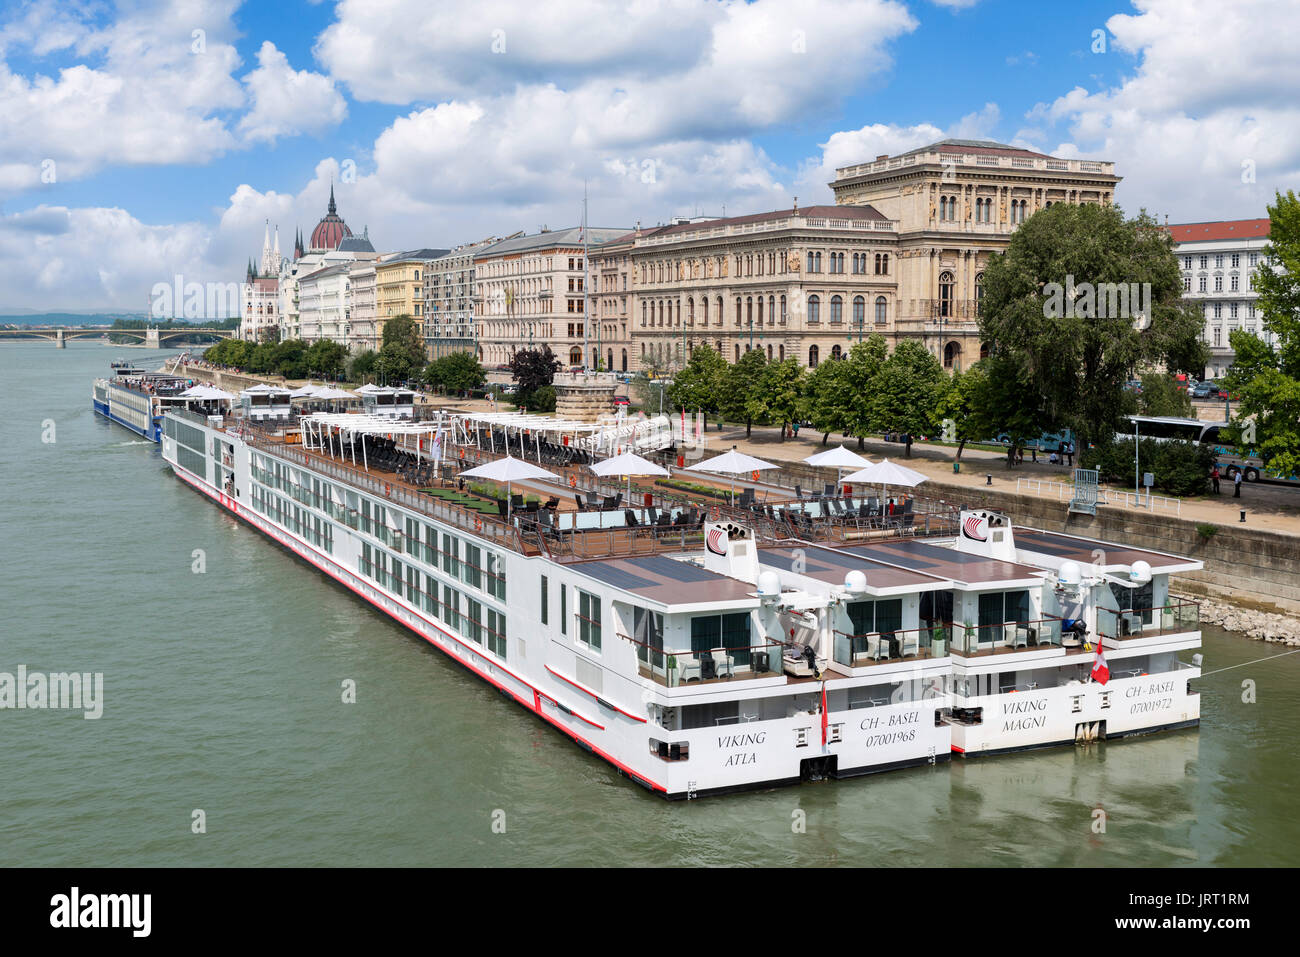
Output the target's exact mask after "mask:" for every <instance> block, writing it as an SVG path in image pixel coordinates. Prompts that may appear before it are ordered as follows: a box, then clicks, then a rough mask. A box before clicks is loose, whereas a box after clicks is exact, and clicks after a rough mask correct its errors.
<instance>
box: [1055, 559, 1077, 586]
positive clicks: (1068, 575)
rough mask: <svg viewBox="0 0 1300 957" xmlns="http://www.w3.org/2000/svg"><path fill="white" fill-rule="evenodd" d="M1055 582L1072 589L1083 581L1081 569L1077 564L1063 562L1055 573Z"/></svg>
mask: <svg viewBox="0 0 1300 957" xmlns="http://www.w3.org/2000/svg"><path fill="white" fill-rule="evenodd" d="M1056 580H1057V581H1058V582H1060V583H1061V584H1062V585H1065V586H1066V587H1067V588H1073V587H1075V586H1077V585H1079V583H1080V582H1082V581H1083V569H1081V568H1080V567H1079V563H1078V562H1063V563H1062V564H1061V568H1060V570H1059V571H1057V573H1056Z"/></svg>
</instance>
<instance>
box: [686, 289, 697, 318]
mask: <svg viewBox="0 0 1300 957" xmlns="http://www.w3.org/2000/svg"><path fill="white" fill-rule="evenodd" d="M686 318H687V319H688V320H689V321H690V323H691V325H695V297H694V296H691V297H690V298H689V299H687V300H686Z"/></svg>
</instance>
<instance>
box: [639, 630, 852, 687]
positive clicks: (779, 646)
mask: <svg viewBox="0 0 1300 957" xmlns="http://www.w3.org/2000/svg"><path fill="white" fill-rule="evenodd" d="M618 636H619V637H620V638H622V639H623V640H624V641H627V642H629V643H631V644H633V645H635V646H636V657H637V671H638V673H639V674H640V675H641V677H643V678H648V679H650V680H651V681H653V682H654V683H655V684H657V685H660V686H662V687H665V688H678V687H686V686H688V685H689V686H690V687H699V686H701V685H713V684H728V683H732V682H736V681H748V680H754V679H757V678H785V679H786V681H787V682H799V681H802V680H805V679H804V678H803V677H802V676H800V675H798V674H790V673H788V672H787V671H786V667H787V661H786V659H785V657H784V654H785V651H786V649H787V648H788V647H789V646H787V645H785V644H783V643H782V642H779V641H760V642H754V643H752V644H746V645H735V646H718V647H713V648H686V649H674V648H663V647H660V646H656V645H650V644H647V643H646V642H644V641H638V640H637V639H635V638H632V637H630V636H629V635H625V634H622V633H621V632H620V633H618ZM788 664H789V666H790V667H791V668H792V669H797V670H799V671H801V672H802V671H803V670H807V669H806V666H805V663H804V659H803V658H799V659H798V660H797V661H796V660H791V661H790V662H788ZM824 676H825V677H826V678H828V679H829V678H843V677H848V676H847V675H841V674H837V673H834V672H824ZM808 677H809V678H811V673H809V675H808Z"/></svg>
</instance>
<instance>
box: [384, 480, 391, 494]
mask: <svg viewBox="0 0 1300 957" xmlns="http://www.w3.org/2000/svg"><path fill="white" fill-rule="evenodd" d="M384 494H385V495H392V494H393V487H392V486H391V485H389V484H388V483H387V482H385V483H384Z"/></svg>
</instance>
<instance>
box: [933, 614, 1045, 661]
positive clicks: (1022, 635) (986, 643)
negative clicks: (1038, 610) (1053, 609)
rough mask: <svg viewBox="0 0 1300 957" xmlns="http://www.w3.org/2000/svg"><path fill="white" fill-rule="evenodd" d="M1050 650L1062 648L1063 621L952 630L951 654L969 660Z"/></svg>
mask: <svg viewBox="0 0 1300 957" xmlns="http://www.w3.org/2000/svg"><path fill="white" fill-rule="evenodd" d="M1049 647H1058V648H1059V647H1061V619H1060V618H1056V617H1048V618H1039V619H1036V620H1033V621H1004V622H999V623H997V624H991V625H975V624H965V623H963V624H960V625H953V626H952V645H951V651H952V653H953V654H955V655H961V656H962V657H965V658H972V657H976V656H978V655H992V654H997V653H999V652H1004V653H1005V652H1008V651H1019V650H1020V649H1022V648H1023V649H1025V650H1027V651H1028V650H1032V649H1035V648H1049Z"/></svg>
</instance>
